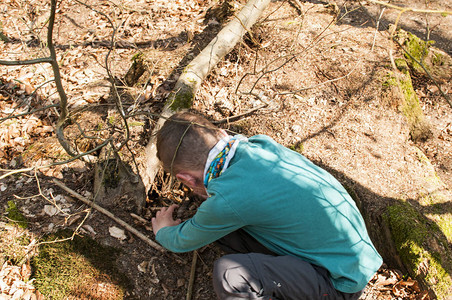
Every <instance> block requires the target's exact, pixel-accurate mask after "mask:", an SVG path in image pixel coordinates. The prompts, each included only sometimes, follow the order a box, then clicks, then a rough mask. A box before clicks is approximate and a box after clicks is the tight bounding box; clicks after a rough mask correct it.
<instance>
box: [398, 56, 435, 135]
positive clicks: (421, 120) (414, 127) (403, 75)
mask: <svg viewBox="0 0 452 300" xmlns="http://www.w3.org/2000/svg"><path fill="white" fill-rule="evenodd" d="M395 64H396V66H397V69H398V70H399V71H400V74H398V76H397V77H395V76H394V80H396V82H397V84H398V86H399V87H400V90H401V91H402V95H403V102H402V105H401V106H400V110H401V111H402V113H403V114H404V115H405V117H406V118H407V121H408V124H409V126H410V135H411V138H412V139H413V140H414V141H419V140H426V139H428V138H429V137H430V136H431V129H430V126H429V125H428V122H427V121H426V120H425V117H424V113H423V111H422V108H421V105H420V104H419V99H418V97H417V94H416V92H415V91H414V88H413V83H412V82H411V75H410V72H409V68H408V64H407V62H406V61H405V60H404V59H396V60H395Z"/></svg>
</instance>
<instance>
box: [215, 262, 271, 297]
mask: <svg viewBox="0 0 452 300" xmlns="http://www.w3.org/2000/svg"><path fill="white" fill-rule="evenodd" d="M213 286H214V289H215V292H216V293H217V295H218V296H219V297H220V299H227V296H231V295H233V294H235V295H237V296H238V295H239V294H240V295H243V296H244V295H255V294H259V293H260V292H261V291H262V285H261V284H260V281H259V279H258V275H257V274H256V270H254V267H253V264H252V262H251V259H250V258H249V257H248V255H246V254H229V255H225V256H223V257H221V258H219V259H218V260H217V261H215V264H214V268H213Z"/></svg>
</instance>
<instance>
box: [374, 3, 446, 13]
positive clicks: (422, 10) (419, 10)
mask: <svg viewBox="0 0 452 300" xmlns="http://www.w3.org/2000/svg"><path fill="white" fill-rule="evenodd" d="M369 2H372V3H376V4H380V5H383V6H386V7H389V8H393V9H397V10H401V11H403V12H405V11H412V12H417V13H428V14H443V15H451V14H452V11H447V10H432V9H417V8H411V7H400V6H397V5H393V4H390V3H387V2H383V1H379V0H369Z"/></svg>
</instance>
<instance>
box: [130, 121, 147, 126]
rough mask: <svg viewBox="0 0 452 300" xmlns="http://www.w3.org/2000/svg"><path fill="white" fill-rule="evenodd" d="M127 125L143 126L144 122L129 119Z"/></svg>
mask: <svg viewBox="0 0 452 300" xmlns="http://www.w3.org/2000/svg"><path fill="white" fill-rule="evenodd" d="M128 125H129V127H137V126H144V122H140V121H131V122H129V123H128Z"/></svg>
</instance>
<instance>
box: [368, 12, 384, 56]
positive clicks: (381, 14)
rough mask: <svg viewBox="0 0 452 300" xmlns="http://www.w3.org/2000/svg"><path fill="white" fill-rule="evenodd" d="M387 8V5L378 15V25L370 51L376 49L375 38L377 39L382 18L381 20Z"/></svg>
mask: <svg viewBox="0 0 452 300" xmlns="http://www.w3.org/2000/svg"><path fill="white" fill-rule="evenodd" d="M385 9H386V7H383V8H382V9H381V11H380V16H379V17H378V20H377V25H376V26H375V34H374V40H373V41H372V48H371V49H370V51H374V46H375V40H376V39H377V32H378V27H380V20H381V17H383V13H384V12H385Z"/></svg>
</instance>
